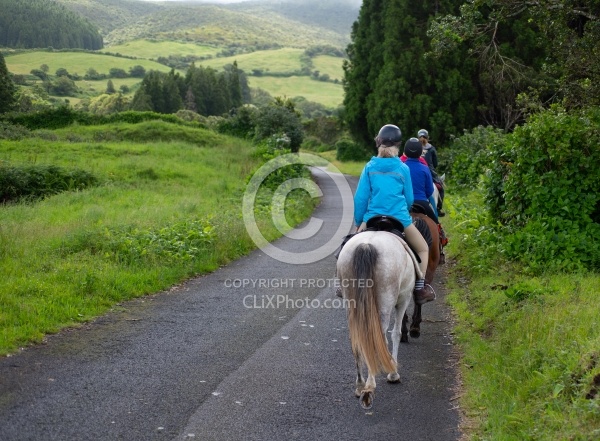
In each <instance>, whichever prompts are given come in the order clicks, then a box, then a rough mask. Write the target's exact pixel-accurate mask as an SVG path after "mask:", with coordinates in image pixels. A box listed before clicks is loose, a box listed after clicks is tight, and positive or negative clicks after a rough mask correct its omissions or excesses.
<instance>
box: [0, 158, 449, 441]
mask: <svg viewBox="0 0 600 441" xmlns="http://www.w3.org/2000/svg"><path fill="white" fill-rule="evenodd" d="M314 172H315V176H316V178H317V182H318V184H319V187H320V188H321V191H322V192H323V200H322V203H321V204H320V205H319V207H318V208H317V209H316V210H315V212H314V214H313V217H315V218H317V219H321V220H322V221H323V227H322V228H321V231H320V232H319V234H318V235H317V236H315V237H313V238H310V239H306V240H294V239H289V238H287V237H284V238H282V239H281V240H279V241H277V242H276V245H277V246H279V247H281V248H286V249H288V250H294V251H298V252H299V251H301V250H311V249H315V248H317V247H318V246H319V244H322V243H323V241H324V240H326V239H327V237H328V235H329V236H330V235H331V234H334V233H333V232H335V230H336V228H337V226H338V225H339V217H340V213H341V208H340V195H339V192H338V190H337V188H336V186H335V185H334V184H333V181H332V180H331V179H329V178H328V177H327V175H325V174H324V173H323V172H322V171H320V170H318V169H315V170H314ZM348 179H349V181H350V184H351V185H352V186H355V185H356V179H353V178H348ZM340 239H341V237H340ZM334 266H335V259H334V257H333V256H328V257H326V258H325V259H323V260H321V261H318V262H315V263H309V264H303V265H294V264H286V263H281V262H279V261H277V260H275V259H273V258H271V257H269V256H268V255H266V254H265V253H264V252H262V251H260V250H257V251H255V252H253V253H251V254H250V255H248V256H246V257H244V258H242V259H240V260H238V261H236V262H234V263H232V264H230V265H228V266H227V267H224V268H221V269H219V270H218V271H215V272H214V273H212V274H209V275H206V276H203V277H199V278H196V279H193V280H190V281H189V282H186V283H185V284H182V285H181V286H177V287H174V288H173V289H171V290H169V291H167V292H162V293H157V294H155V295H152V296H147V297H144V298H141V299H137V300H134V301H130V302H127V303H123V304H121V305H120V307H119V308H117V309H115V310H114V311H112V312H110V313H108V314H106V315H105V316H103V317H100V318H98V319H97V320H96V321H94V322H93V323H89V324H86V325H84V326H82V327H81V328H79V329H73V330H66V331H63V332H61V333H59V334H57V335H54V336H50V337H49V338H48V339H47V342H46V343H45V344H42V345H38V346H35V347H31V348H28V349H26V350H24V351H22V352H20V353H19V354H16V355H14V356H11V357H6V358H3V359H0V439H1V440H3V441H21V440H36V441H45V440H60V441H67V440H127V441H134V440H140V441H148V440H192V439H196V440H306V439H322V440H365V439H376V440H378V441H386V440H412V441H420V440H435V441H444V440H448V441H450V440H458V439H459V438H460V436H461V432H460V428H459V422H460V415H459V409H458V407H457V405H458V403H457V401H456V395H457V390H458V387H459V386H458V380H457V369H456V363H457V356H456V351H455V349H454V347H453V342H452V335H451V332H452V331H451V329H452V328H451V318H450V312H449V309H448V307H447V306H446V305H445V303H444V295H445V290H444V284H443V283H444V267H441V270H442V271H441V272H440V273H439V274H438V276H437V280H436V282H435V284H434V286H435V288H436V291H437V293H438V300H436V301H435V302H432V303H429V304H427V305H425V306H424V307H423V319H424V321H423V323H422V325H421V326H422V328H421V329H422V335H421V338H419V339H410V342H409V343H408V344H403V345H401V347H400V354H399V360H398V361H399V366H400V370H399V372H400V375H401V379H402V383H400V384H387V383H386V381H385V377H384V376H383V375H380V376H379V377H378V383H377V390H376V394H375V402H374V406H373V408H372V409H371V410H370V411H365V410H363V409H361V408H360V406H359V404H358V400H357V399H356V398H355V397H354V395H353V391H354V380H355V368H354V360H353V357H352V354H351V350H350V343H349V339H348V332H347V324H346V314H345V310H344V309H343V308H342V307H340V306H341V305H339V301H338V302H337V303H336V302H333V300H335V299H336V298H335V295H334V288H333V287H332V286H330V281H331V280H332V278H333V274H334ZM411 310H412V307H411Z"/></svg>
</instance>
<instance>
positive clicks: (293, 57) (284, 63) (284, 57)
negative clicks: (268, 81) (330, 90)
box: [197, 48, 304, 75]
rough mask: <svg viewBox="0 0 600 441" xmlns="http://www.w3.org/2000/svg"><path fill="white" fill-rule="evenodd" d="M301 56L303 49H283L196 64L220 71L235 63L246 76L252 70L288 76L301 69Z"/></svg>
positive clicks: (214, 59) (203, 61)
mask: <svg viewBox="0 0 600 441" xmlns="http://www.w3.org/2000/svg"><path fill="white" fill-rule="evenodd" d="M302 54H304V50H303V49H294V48H283V49H275V50H268V51H257V52H251V53H249V54H238V55H234V56H231V57H221V58H213V59H210V60H202V61H199V62H198V63H197V64H198V65H202V66H209V67H212V68H213V69H216V70H221V69H222V68H223V66H225V65H228V64H233V62H234V61H237V64H238V67H239V68H240V69H242V70H243V71H244V72H246V73H247V74H252V71H253V70H254V69H258V70H262V71H263V72H264V73H265V74H266V75H269V74H271V73H283V74H289V73H293V72H295V71H298V70H300V68H301V67H302V64H301V63H300V57H301V56H302Z"/></svg>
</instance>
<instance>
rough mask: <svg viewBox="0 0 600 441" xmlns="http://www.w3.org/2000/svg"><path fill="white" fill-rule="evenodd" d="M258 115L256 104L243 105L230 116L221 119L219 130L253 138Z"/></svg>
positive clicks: (227, 133)
mask: <svg viewBox="0 0 600 441" xmlns="http://www.w3.org/2000/svg"><path fill="white" fill-rule="evenodd" d="M257 117H258V109H257V108H256V107H255V106H252V105H245V106H242V107H240V108H238V109H236V110H235V113H234V114H233V115H231V116H230V117H229V118H225V119H223V120H222V121H220V122H219V124H218V125H217V131H218V132H219V133H224V134H226V135H232V136H237V137H238V138H252V137H253V136H254V134H255V129H256V120H257Z"/></svg>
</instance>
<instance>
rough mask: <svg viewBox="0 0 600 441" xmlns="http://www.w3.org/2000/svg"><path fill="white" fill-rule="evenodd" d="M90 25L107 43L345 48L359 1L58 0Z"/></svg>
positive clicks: (110, 44)
mask: <svg viewBox="0 0 600 441" xmlns="http://www.w3.org/2000/svg"><path fill="white" fill-rule="evenodd" d="M56 1H57V2H58V3H62V4H63V5H65V6H66V7H67V8H69V9H70V10H72V11H75V12H77V13H78V14H81V15H83V16H84V17H86V18H87V19H88V20H89V21H90V22H92V23H94V24H95V25H96V26H97V27H98V28H99V29H100V30H101V33H102V35H103V37H104V41H105V44H107V45H109V46H114V45H120V44H122V43H124V42H127V41H131V40H139V39H156V40H165V39H166V40H178V41H183V42H195V43H199V44H209V45H213V46H218V47H229V48H231V47H242V48H246V50H245V51H246V52H247V51H248V50H247V49H248V48H251V49H252V48H255V49H256V48H258V49H261V48H262V49H264V48H267V47H300V48H306V47H309V46H315V45H331V46H335V47H339V48H345V47H346V46H347V44H348V43H349V41H350V30H351V27H352V23H353V22H354V20H355V19H356V17H357V16H358V6H357V5H354V6H353V5H352V4H354V3H357V0H332V1H328V2H317V1H316V0H294V1H287V2H282V1H268V0H262V1H251V2H242V3H234V4H224V5H217V4H209V3H195V2H183V1H182V2H157V3H155V2H148V1H139V0H56Z"/></svg>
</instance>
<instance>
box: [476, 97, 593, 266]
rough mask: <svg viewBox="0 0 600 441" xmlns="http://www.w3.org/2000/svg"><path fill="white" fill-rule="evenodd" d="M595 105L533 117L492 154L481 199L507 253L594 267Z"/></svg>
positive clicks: (561, 264) (542, 261) (534, 259)
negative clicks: (504, 241)
mask: <svg viewBox="0 0 600 441" xmlns="http://www.w3.org/2000/svg"><path fill="white" fill-rule="evenodd" d="M599 146H600V108H591V109H589V110H585V111H578V112H569V113H567V112H565V111H564V110H563V109H561V108H553V109H552V110H550V111H547V112H543V113H540V114H537V115H535V116H533V117H532V118H531V119H530V121H529V122H528V123H527V124H524V125H522V126H519V127H517V128H516V129H515V131H514V132H513V133H512V134H511V135H510V136H507V137H506V143H505V144H498V145H496V146H495V147H494V149H495V151H492V158H493V160H492V162H491V168H490V170H489V174H488V178H489V179H488V181H487V196H486V202H487V204H488V208H489V211H490V214H491V215H492V218H493V219H494V220H495V221H498V222H500V223H501V224H502V225H503V226H504V228H505V230H506V231H507V232H509V233H510V234H511V235H512V236H511V237H509V239H508V242H507V244H506V247H505V249H506V250H507V252H509V254H510V255H511V256H520V257H522V258H526V259H531V260H533V261H534V262H535V261H538V263H539V264H544V263H548V262H553V264H558V266H560V267H564V268H572V267H580V266H584V267H586V268H593V269H600V191H599V188H600V167H598V164H600V148H599Z"/></svg>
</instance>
